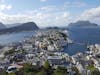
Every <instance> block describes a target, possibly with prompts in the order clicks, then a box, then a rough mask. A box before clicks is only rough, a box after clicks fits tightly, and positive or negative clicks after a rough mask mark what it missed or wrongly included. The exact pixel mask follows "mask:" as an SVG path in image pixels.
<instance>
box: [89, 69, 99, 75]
mask: <svg viewBox="0 0 100 75" xmlns="http://www.w3.org/2000/svg"><path fill="white" fill-rule="evenodd" d="M91 75H100V71H98V70H97V69H96V70H94V71H92V72H91Z"/></svg>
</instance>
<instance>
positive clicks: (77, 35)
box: [0, 28, 100, 55]
mask: <svg viewBox="0 0 100 75" xmlns="http://www.w3.org/2000/svg"><path fill="white" fill-rule="evenodd" d="M69 34H70V36H69V38H71V39H72V40H73V41H74V42H75V44H70V45H69V46H68V47H66V48H65V52H67V53H68V54H69V55H73V54H76V53H77V52H84V51H86V50H87V48H86V44H87V43H88V44H94V43H98V44H100V28H81V29H80V28H70V29H69ZM32 35H35V32H34V31H27V32H19V33H11V34H3V35H0V44H7V43H11V42H18V41H21V40H23V39H25V38H24V37H26V36H28V37H30V36H32ZM78 43H82V44H78Z"/></svg>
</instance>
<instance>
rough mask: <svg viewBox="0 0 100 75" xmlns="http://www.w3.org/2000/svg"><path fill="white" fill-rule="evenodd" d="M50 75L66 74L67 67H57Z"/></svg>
mask: <svg viewBox="0 0 100 75" xmlns="http://www.w3.org/2000/svg"><path fill="white" fill-rule="evenodd" d="M52 75H67V69H66V68H65V67H57V69H56V70H55V71H54V72H53V74H52Z"/></svg>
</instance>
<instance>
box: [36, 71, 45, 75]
mask: <svg viewBox="0 0 100 75" xmlns="http://www.w3.org/2000/svg"><path fill="white" fill-rule="evenodd" d="M36 75H46V72H45V70H42V71H40V72H38V73H37V74H36Z"/></svg>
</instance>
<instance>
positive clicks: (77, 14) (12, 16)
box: [0, 0, 100, 27]
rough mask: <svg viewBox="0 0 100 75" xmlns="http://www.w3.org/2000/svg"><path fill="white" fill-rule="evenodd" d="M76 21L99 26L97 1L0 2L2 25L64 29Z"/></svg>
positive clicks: (99, 12) (46, 0)
mask: <svg viewBox="0 0 100 75" xmlns="http://www.w3.org/2000/svg"><path fill="white" fill-rule="evenodd" d="M78 20H83V21H84V20H88V21H90V22H92V23H96V24H98V25H100V22H99V20H100V2H99V0H95V1H94V0H91V1H87V0H84V1H83V0H67V1H66V0H34V1H33V0H31V1H29V0H21V1H20V0H16V1H15V0H0V22H2V23H3V24H14V23H26V22H35V23H36V24H37V25H38V26H39V27H55V26H57V27H62V26H63V27H64V26H67V25H68V24H69V23H72V22H76V21H78Z"/></svg>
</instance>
